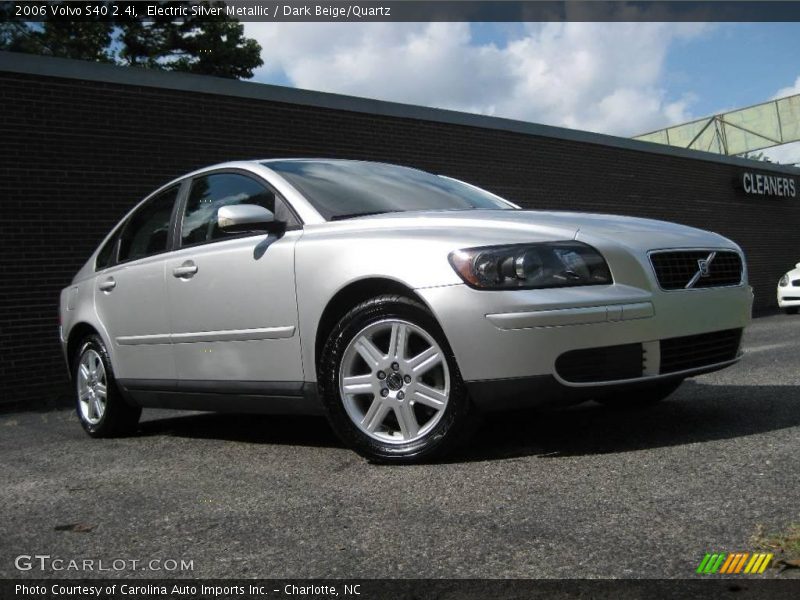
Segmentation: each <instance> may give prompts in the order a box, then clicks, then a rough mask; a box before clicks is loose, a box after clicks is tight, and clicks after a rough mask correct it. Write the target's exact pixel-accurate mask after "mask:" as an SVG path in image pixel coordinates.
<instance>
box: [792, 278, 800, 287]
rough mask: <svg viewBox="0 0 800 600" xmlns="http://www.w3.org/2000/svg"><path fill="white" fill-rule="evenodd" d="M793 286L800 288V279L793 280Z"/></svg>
mask: <svg viewBox="0 0 800 600" xmlns="http://www.w3.org/2000/svg"><path fill="white" fill-rule="evenodd" d="M792 285H793V286H794V287H800V279H792Z"/></svg>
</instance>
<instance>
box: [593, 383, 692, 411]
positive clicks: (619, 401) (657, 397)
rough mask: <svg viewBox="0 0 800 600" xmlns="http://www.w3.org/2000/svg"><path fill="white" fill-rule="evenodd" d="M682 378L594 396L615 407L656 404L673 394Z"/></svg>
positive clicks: (628, 407) (633, 407)
mask: <svg viewBox="0 0 800 600" xmlns="http://www.w3.org/2000/svg"><path fill="white" fill-rule="evenodd" d="M682 383H683V379H677V380H672V381H664V382H660V383H656V384H652V385H648V386H646V387H642V388H637V389H635V390H630V391H624V392H617V393H613V394H610V395H608V396H599V397H597V398H595V400H596V401H597V402H599V403H600V404H603V405H605V406H608V407H610V408H617V409H635V408H645V407H648V406H653V405H654V404H658V403H659V402H661V401H662V400H665V399H666V398H667V397H668V396H670V395H671V394H673V393H674V392H675V390H677V389H678V388H679V387H680V386H681V384H682Z"/></svg>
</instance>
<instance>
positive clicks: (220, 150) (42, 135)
mask: <svg viewBox="0 0 800 600" xmlns="http://www.w3.org/2000/svg"><path fill="white" fill-rule="evenodd" d="M277 156H287V157H291V156H324V157H346V158H359V159H371V160H382V161H388V162H394V163H400V164H406V165H412V166H416V167H421V168H423V169H427V170H430V171H434V172H439V173H444V174H448V175H452V176H454V177H458V178H460V179H464V180H466V181H469V182H472V183H475V184H477V185H480V186H482V187H486V188H488V189H490V190H492V191H494V192H497V193H499V194H501V195H503V196H505V197H507V198H509V199H510V200H513V201H514V202H517V203H519V204H521V205H523V206H525V207H530V208H555V209H562V210H586V211H595V212H608V213H616V214H626V215H634V216H644V217H653V218H659V219H666V220H670V221H676V222H680V223H685V224H688V225H694V226H698V227H702V228H706V229H711V230H714V231H717V232H718V233H721V234H723V235H725V236H728V237H730V238H732V239H734V240H735V241H737V242H738V243H739V244H741V245H742V247H743V248H744V250H745V252H746V254H747V257H748V261H749V266H750V278H751V283H752V285H753V286H754V287H755V290H756V310H759V311H764V310H769V309H770V308H771V307H774V306H775V285H776V282H777V280H778V278H779V277H780V275H781V274H782V273H783V272H784V271H786V270H787V269H789V268H790V267H791V266H792V265H794V263H795V262H797V261H798V260H800V247H799V245H798V243H797V232H796V224H797V223H798V221H799V220H800V202H798V201H799V200H800V191H798V197H795V198H786V197H783V198H770V197H765V196H756V195H747V194H746V193H745V192H744V191H743V190H741V189H739V187H738V186H737V185H736V182H737V181H740V180H741V177H742V174H743V172H744V171H757V172H759V173H766V174H772V175H775V174H776V173H777V174H781V176H787V177H793V178H794V179H795V180H797V182H798V183H800V171H799V170H797V169H790V168H786V167H775V166H772V165H767V164H764V165H760V164H758V163H753V162H751V161H744V160H741V159H736V158H727V157H720V156H716V155H712V154H705V153H699V152H694V151H688V150H681V149H675V148H667V147H663V146H657V145H654V144H647V143H644V142H636V141H632V140H627V139H622V138H615V137H610V136H603V135H596V134H589V133H585V132H579V131H571V130H565V129H559V128H554V127H547V126H542V125H536V124H532V123H522V122H518V121H511V120H506V119H497V118H491V117H483V116H477V115H468V114H463V113H456V112H450V111H443V110H435V109H428V108H422V107H416V106H407V105H400V104H393V103H387V102H378V101H374V100H368V99H363V98H351V97H345V96H337V95H332V94H322V93H316V92H307V91H302V90H294V89H289V88H281V87H273V86H266V85H259V84H253V83H244V82H237V81H227V80H220V79H214V78H208V77H200V76H192V75H184V74H176V73H160V72H154V71H143V70H136V69H124V68H119V67H113V66H108V65H100V64H92V63H84V62H78V61H68V60H61V59H51V58H42V57H36V56H28V55H21V54H8V53H0V193H2V196H1V197H2V219H0V247H1V248H2V261H0V273H1V274H2V284H1V285H2V295H0V303H1V306H2V312H1V313H0V353H2V357H1V358H2V360H0V381H2V388H0V389H1V390H2V395H0V403H2V402H13V401H23V400H35V399H41V398H47V397H53V396H55V395H56V394H58V393H60V392H63V391H64V389H65V383H66V371H65V369H64V366H63V364H62V359H61V355H60V351H59V347H58V339H57V338H58V336H57V301H58V293H59V290H60V289H61V288H62V287H64V286H65V285H67V284H68V283H69V281H70V279H71V278H72V276H73V274H74V273H75V272H76V270H77V269H78V268H79V266H80V265H81V264H82V263H83V261H84V260H85V259H86V257H87V256H88V255H89V253H90V252H91V251H92V250H93V249H94V248H95V247H96V245H97V244H98V242H99V241H100V240H101V238H102V237H103V236H104V235H105V234H106V232H107V231H108V230H109V228H110V227H111V226H112V225H113V224H114V223H116V222H117V221H118V219H119V218H120V217H121V216H122V215H123V214H124V213H125V212H126V211H127V210H128V209H129V208H130V207H131V206H132V205H133V204H134V203H135V202H137V200H139V199H140V198H141V197H143V196H144V195H145V194H147V193H148V192H149V191H151V190H152V189H153V188H155V187H156V186H158V185H160V184H161V183H163V182H165V181H167V180H169V179H172V178H174V177H176V176H178V175H181V174H183V173H185V172H187V171H190V170H192V169H195V168H198V167H201V166H205V165H208V164H212V163H216V162H222V161H227V160H234V159H244V158H269V157H277Z"/></svg>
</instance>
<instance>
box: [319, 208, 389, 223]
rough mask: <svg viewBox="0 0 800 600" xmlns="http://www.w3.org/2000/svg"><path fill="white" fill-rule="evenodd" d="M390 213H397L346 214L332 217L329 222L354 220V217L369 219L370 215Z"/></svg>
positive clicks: (378, 211)
mask: <svg viewBox="0 0 800 600" xmlns="http://www.w3.org/2000/svg"><path fill="white" fill-rule="evenodd" d="M390 212H397V211H396V210H375V211H371V212H362V213H346V214H343V215H333V216H332V217H331V218H330V219H328V220H329V221H341V220H343V219H354V218H356V217H369V216H372V215H385V214H386V213H390Z"/></svg>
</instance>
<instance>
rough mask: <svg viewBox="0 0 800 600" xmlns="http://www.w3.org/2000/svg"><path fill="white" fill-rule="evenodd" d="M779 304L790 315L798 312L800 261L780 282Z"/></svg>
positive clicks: (799, 301) (799, 305) (799, 304)
mask: <svg viewBox="0 0 800 600" xmlns="http://www.w3.org/2000/svg"><path fill="white" fill-rule="evenodd" d="M778 306H780V307H781V308H782V309H783V310H785V311H786V312H787V313H788V314H790V315H794V314H797V310H798V309H799V308H800V263H797V264H796V265H795V266H794V269H792V270H791V271H789V272H788V273H786V274H785V275H784V276H783V277H781V279H780V281H779V282H778Z"/></svg>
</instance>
